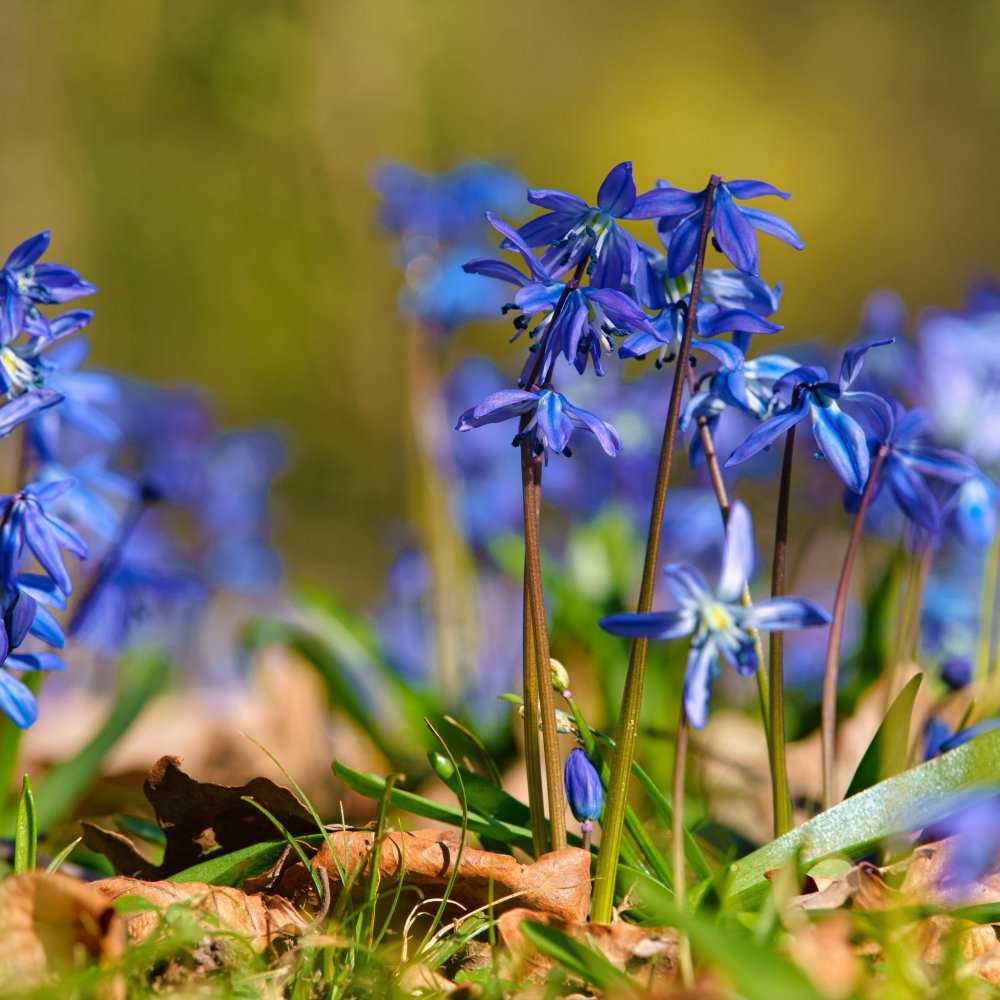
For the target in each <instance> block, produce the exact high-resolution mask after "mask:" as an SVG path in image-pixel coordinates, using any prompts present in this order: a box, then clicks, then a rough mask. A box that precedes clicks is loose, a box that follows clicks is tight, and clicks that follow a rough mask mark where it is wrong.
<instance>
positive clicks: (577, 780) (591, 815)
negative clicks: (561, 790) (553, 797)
mask: <svg viewBox="0 0 1000 1000" xmlns="http://www.w3.org/2000/svg"><path fill="white" fill-rule="evenodd" d="M563 784H564V785H565V786H566V800H567V801H568V802H569V809H570V812H571V813H572V814H573V817H574V818H575V819H576V820H577V822H579V823H588V824H592V823H593V822H594V820H596V819H597V818H598V817H599V816H600V815H601V807H602V806H603V804H604V789H603V787H602V786H601V778H600V775H598V773H597V770H596V769H595V767H594V765H593V764H591V763H590V761H589V760H588V759H587V755H586V754H585V753H584V752H583V751H582V750H581V749H580V748H579V747H577V748H576V749H574V750H571V751H570V754H569V756H568V757H567V758H566V766H565V768H564V769H563Z"/></svg>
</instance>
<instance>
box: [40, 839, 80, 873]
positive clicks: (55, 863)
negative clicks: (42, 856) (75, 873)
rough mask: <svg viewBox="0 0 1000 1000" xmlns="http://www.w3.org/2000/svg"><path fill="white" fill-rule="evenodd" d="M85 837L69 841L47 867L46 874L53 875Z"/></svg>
mask: <svg viewBox="0 0 1000 1000" xmlns="http://www.w3.org/2000/svg"><path fill="white" fill-rule="evenodd" d="M82 840H83V837H77V838H76V840H73V841H71V842H70V843H68V844H67V845H66V846H65V847H64V848H63V849H62V850H61V851H60V852H59V853H58V854H57V855H56V856H55V857H54V858H53V859H52V860H51V861H50V862H49V864H48V867H47V868H46V869H45V874H46V875H52V874H54V873H55V872H57V871H59V869H60V868H62V866H63V862H64V861H65V860H66V859H67V858H68V857H69V856H70V855H71V854H72V853H73V848H75V847H76V846H77V845H78V844H79V843H80V842H81V841H82Z"/></svg>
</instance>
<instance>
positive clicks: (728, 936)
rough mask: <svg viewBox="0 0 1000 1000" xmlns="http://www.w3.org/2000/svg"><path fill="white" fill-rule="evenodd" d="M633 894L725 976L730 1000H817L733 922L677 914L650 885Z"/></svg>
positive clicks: (800, 978)
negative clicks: (729, 983) (732, 989)
mask: <svg viewBox="0 0 1000 1000" xmlns="http://www.w3.org/2000/svg"><path fill="white" fill-rule="evenodd" d="M786 836H787V835H786ZM636 892H637V894H638V896H639V897H640V899H641V900H642V902H643V903H645V904H646V906H647V907H649V908H650V910H651V911H652V912H653V914H654V916H655V919H656V920H657V921H658V922H662V923H664V924H667V925H668V926H670V927H676V928H677V929H678V930H680V931H683V932H684V933H685V934H687V936H688V939H689V940H690V942H691V947H692V949H693V950H694V952H695V953H696V954H699V955H703V956H705V957H706V958H707V959H708V961H709V963H710V965H711V967H712V968H713V969H716V968H717V969H722V970H724V971H725V972H726V973H727V974H728V976H729V978H730V979H731V980H732V982H733V986H734V987H735V995H738V996H740V997H742V998H744V1000H777V998H780V1000H819V997H820V994H819V993H818V992H817V991H816V989H815V987H814V986H813V985H812V983H811V982H810V981H809V978H808V977H807V976H806V974H805V973H804V972H802V971H801V970H800V969H799V968H798V967H797V966H796V965H794V964H793V963H792V962H791V961H790V960H789V959H787V958H785V957H784V956H783V955H781V954H779V953H778V952H776V951H774V950H773V949H771V948H761V947H760V946H759V945H758V944H757V943H756V942H755V941H754V940H753V939H752V938H751V937H750V936H749V935H748V934H747V933H746V931H745V930H743V929H742V928H740V927H739V925H738V924H737V923H736V922H735V921H734V922H731V925H728V926H719V925H717V924H715V923H711V922H709V921H708V920H706V919H705V918H703V917H701V916H699V915H697V914H692V913H688V912H687V911H686V910H684V911H682V910H681V909H679V908H678V907H677V906H676V905H675V903H674V897H673V896H672V895H671V894H668V893H666V892H665V891H664V890H663V889H662V887H660V886H657V885H654V884H653V883H652V882H646V883H643V884H642V885H640V886H638V887H637V889H636Z"/></svg>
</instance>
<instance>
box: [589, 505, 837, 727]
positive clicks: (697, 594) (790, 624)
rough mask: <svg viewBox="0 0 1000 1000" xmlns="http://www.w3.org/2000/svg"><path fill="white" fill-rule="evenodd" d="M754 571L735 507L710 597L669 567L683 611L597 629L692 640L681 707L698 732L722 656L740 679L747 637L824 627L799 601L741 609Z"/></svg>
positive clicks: (749, 533) (750, 645)
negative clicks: (714, 586) (690, 637)
mask: <svg viewBox="0 0 1000 1000" xmlns="http://www.w3.org/2000/svg"><path fill="white" fill-rule="evenodd" d="M752 572H753V525H752V523H751V520H750V512H749V511H748V510H747V508H746V506H745V505H744V504H742V503H740V502H739V501H737V502H736V503H735V504H733V507H732V511H731V513H730V515H729V526H728V528H727V530H726V543H725V548H724V550H723V554H722V571H721V573H720V574H719V583H718V585H717V586H716V588H715V590H714V591H713V590H712V589H711V588H710V587H709V586H708V584H707V583H706V582H705V578H704V577H703V576H702V575H701V573H699V572H698V570H696V569H695V568H694V567H693V566H689V565H687V564H684V563H673V564H671V565H669V566H667V569H666V576H667V583H668V585H669V586H670V589H671V590H672V591H673V593H674V596H675V597H676V598H677V601H678V603H679V604H680V608H679V609H678V610H675V611H654V612H651V613H648V614H617V615H609V616H608V617H606V618H602V619H601V620H600V622H599V624H600V626H601V628H603V629H604V630H605V631H607V632H611V633H612V634H613V635H623V636H628V637H630V638H636V637H645V638H647V639H677V638H679V637H680V636H684V635H690V636H692V639H691V650H690V653H689V654H688V661H687V668H686V670H685V673H684V708H685V710H686V712H687V715H688V719H689V720H690V722H691V725H692V726H694V728H695V729H700V728H701V727H702V726H704V725H705V722H706V720H707V718H708V696H709V687H710V684H711V681H712V678H713V676H714V675H715V674H716V673H718V669H719V659H720V657H721V658H723V659H725V660H726V661H727V662H728V663H729V664H731V665H732V666H733V668H734V669H735V670H736V671H737V672H738V673H740V674H742V675H743V676H748V675H749V674H752V673H753V672H754V671H755V670H756V669H757V654H756V652H755V649H754V639H753V637H752V635H751V631H752V630H754V629H758V630H762V631H784V630H786V629H797V628H809V627H811V626H814V625H826V624H829V622H830V620H831V619H830V615H829V614H827V612H826V611H824V610H823V609H822V608H821V607H819V605H817V604H814V603H813V602H812V601H809V600H806V599H805V598H803V597H774V598H771V599H770V600H767V601H763V602H761V603H760V604H756V605H754V606H753V607H751V608H746V607H744V606H743V605H742V604H741V603H740V597H741V595H742V593H743V586H744V584H745V583H746V581H747V580H748V579H750V576H751V575H752Z"/></svg>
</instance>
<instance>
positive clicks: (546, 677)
mask: <svg viewBox="0 0 1000 1000" xmlns="http://www.w3.org/2000/svg"><path fill="white" fill-rule="evenodd" d="M521 469H522V472H521V477H522V479H521V481H522V485H523V486H524V489H525V493H524V589H525V591H526V593H527V595H528V599H527V607H528V610H529V613H530V617H531V636H532V640H533V643H534V662H535V674H536V680H537V691H538V712H540V713H541V726H542V759H543V760H544V763H545V787H546V791H547V792H548V802H549V826H550V838H549V842H550V845H551V849H552V850H553V851H559V850H562V848H564V847H565V846H566V793H565V791H564V789H563V780H562V754H561V753H560V750H559V734H558V733H557V732H556V704H555V695H554V693H553V690H552V675H551V668H550V666H549V630H548V625H547V623H546V620H545V592H544V589H543V587H542V562H541V550H540V545H539V539H538V528H539V503H540V501H541V490H542V458H541V456H540V455H536V454H535V453H534V450H533V448H532V444H531V441H529V440H527V439H525V440H522V441H521ZM526 702H527V700H526ZM529 715H530V716H531V722H532V724H534V725H537V719H538V716H537V714H536V713H535V711H534V706H533V705H532V706H531V708H530V709H528V708H526V711H525V716H526V718H527V716H529Z"/></svg>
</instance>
